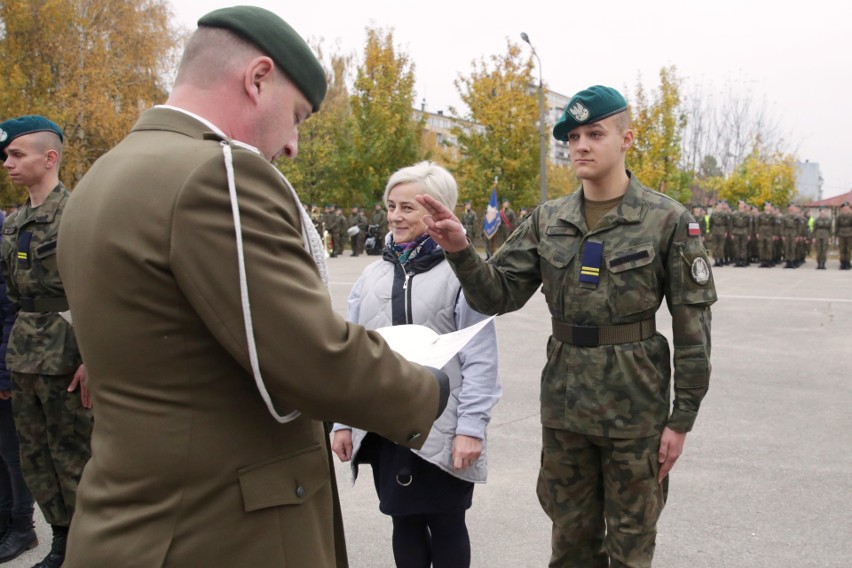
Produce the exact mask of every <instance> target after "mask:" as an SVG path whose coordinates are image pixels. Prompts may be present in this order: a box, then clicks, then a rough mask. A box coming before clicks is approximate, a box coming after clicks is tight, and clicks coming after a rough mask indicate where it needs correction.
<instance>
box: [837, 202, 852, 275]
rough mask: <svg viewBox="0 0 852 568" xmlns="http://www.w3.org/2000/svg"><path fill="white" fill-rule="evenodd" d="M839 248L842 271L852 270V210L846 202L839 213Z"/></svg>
mask: <svg viewBox="0 0 852 568" xmlns="http://www.w3.org/2000/svg"><path fill="white" fill-rule="evenodd" d="M836 223H837V227H836V232H837V248H838V249H839V252H840V270H849V269H850V268H852V208H850V207H849V202H848V201H844V202H843V205H842V206H841V207H840V211H839V212H838V213H837V219H836Z"/></svg>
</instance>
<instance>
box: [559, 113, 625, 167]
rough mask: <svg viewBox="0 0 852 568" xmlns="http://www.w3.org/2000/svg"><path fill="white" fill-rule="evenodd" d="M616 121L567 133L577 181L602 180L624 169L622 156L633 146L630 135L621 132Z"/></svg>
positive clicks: (583, 127)
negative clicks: (614, 170)
mask: <svg viewBox="0 0 852 568" xmlns="http://www.w3.org/2000/svg"><path fill="white" fill-rule="evenodd" d="M618 119H619V117H618V116H617V115H616V116H610V117H609V118H605V119H603V120H599V121H598V122H593V123H591V124H584V125H583V126H578V127H577V128H575V129H574V130H572V131H571V132H569V133H568V152H569V153H570V154H571V163H572V165H573V167H574V173H575V174H576V175H577V177H579V178H580V179H588V180H596V179H602V178H604V177H606V176H607V175H609V174H610V173H611V172H612V171H613V169H624V153H625V152H626V151H627V149H628V148H630V146H631V144H633V131H631V130H625V131H624V132H620V131H619V128H618V122H617V120H618Z"/></svg>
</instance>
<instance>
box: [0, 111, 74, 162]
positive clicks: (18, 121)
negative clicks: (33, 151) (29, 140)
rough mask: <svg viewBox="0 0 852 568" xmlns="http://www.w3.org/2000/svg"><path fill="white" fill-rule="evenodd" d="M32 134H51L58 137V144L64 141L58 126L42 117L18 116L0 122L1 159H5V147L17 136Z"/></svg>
mask: <svg viewBox="0 0 852 568" xmlns="http://www.w3.org/2000/svg"><path fill="white" fill-rule="evenodd" d="M33 132H53V133H54V134H56V135H57V136H59V141H60V142H62V141H63V140H64V139H65V137H64V136H63V135H62V129H61V128H59V125H58V124H56V123H55V122H53V121H52V120H50V119H47V118H45V117H43V116H39V115H37V114H30V115H27V116H19V117H18V118H10V119H9V120H6V121H4V122H0V153H2V154H3V158H4V159H5V158H6V147H7V146H8V145H9V144H11V143H12V140H14V139H15V138H17V137H18V136H23V135H24V134H32V133H33Z"/></svg>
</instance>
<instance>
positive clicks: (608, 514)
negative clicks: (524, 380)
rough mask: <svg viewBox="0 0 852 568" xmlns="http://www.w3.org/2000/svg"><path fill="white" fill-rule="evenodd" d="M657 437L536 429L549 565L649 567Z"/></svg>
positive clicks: (661, 491)
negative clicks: (550, 525) (548, 528)
mask: <svg viewBox="0 0 852 568" xmlns="http://www.w3.org/2000/svg"><path fill="white" fill-rule="evenodd" d="M659 446H660V438H659V436H652V437H649V438H637V439H611V438H601V437H597V436H586V435H582V434H577V433H574V432H569V431H567V430H554V429H551V428H546V427H543V428H542V453H541V470H540V471H539V476H538V487H537V491H536V492H537V493H538V499H539V502H540V503H541V506H542V508H543V509H544V512H545V513H547V516H548V517H550V520H551V521H552V522H553V530H552V536H551V546H552V555H551V558H550V564H549V566H550V568H607V567H612V568H616V567H623V568H627V567H629V568H644V567H650V566H651V560H652V558H653V556H654V546H655V542H656V536H657V520H658V519H659V517H660V513H662V510H663V506H664V505H665V501H666V494H667V491H668V478H666V479H665V480H664V481H663V483H658V482H657V473H658V471H659V463H658V461H657V453H658V450H659Z"/></svg>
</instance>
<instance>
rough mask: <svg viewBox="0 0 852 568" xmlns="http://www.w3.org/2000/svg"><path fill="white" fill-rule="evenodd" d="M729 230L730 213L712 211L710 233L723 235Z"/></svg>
mask: <svg viewBox="0 0 852 568" xmlns="http://www.w3.org/2000/svg"><path fill="white" fill-rule="evenodd" d="M730 232H731V214H730V213H728V212H727V211H713V214H712V215H710V234H711V235H725V234H727V233H730Z"/></svg>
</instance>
